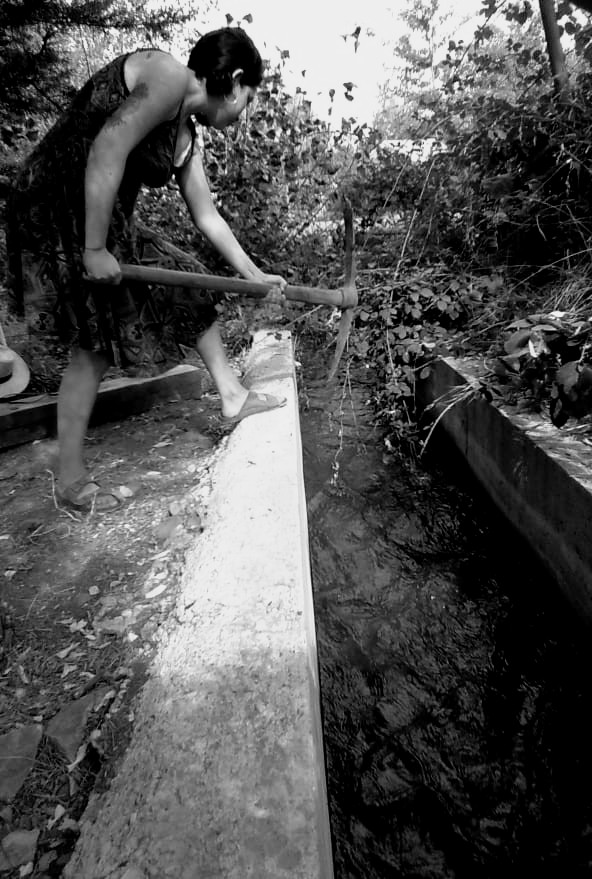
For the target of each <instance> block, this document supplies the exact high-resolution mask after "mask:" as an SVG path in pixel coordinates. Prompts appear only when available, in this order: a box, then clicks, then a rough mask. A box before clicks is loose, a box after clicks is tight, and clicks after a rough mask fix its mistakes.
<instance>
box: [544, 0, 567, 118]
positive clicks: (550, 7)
mask: <svg viewBox="0 0 592 879" xmlns="http://www.w3.org/2000/svg"><path fill="white" fill-rule="evenodd" d="M539 6H540V9H541V18H542V20H543V27H544V29H545V38H546V40H547V51H548V53H549V60H550V61H551V72H552V74H553V81H554V84H555V91H556V93H557V97H558V98H559V100H560V101H561V103H562V104H565V103H567V101H568V100H569V75H568V73H567V68H566V66H565V55H564V53H563V48H562V46H561V38H560V36H559V25H558V24H557V13H556V11H555V2H554V0H539Z"/></svg>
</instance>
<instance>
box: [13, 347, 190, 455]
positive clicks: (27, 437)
mask: <svg viewBox="0 0 592 879" xmlns="http://www.w3.org/2000/svg"><path fill="white" fill-rule="evenodd" d="M202 376H203V370H201V369H199V368H198V367H196V366H191V365H190V364H180V365H179V366H175V367H174V368H173V369H170V370H168V371H167V372H165V373H162V375H157V376H152V377H149V378H117V379H109V380H107V381H104V382H102V383H101V386H100V388H99V393H98V395H97V401H96V403H95V406H94V409H93V413H92V418H91V425H97V424H103V423H105V422H108V421H117V420H119V419H120V418H126V417H128V416H129V415H136V414H137V413H139V412H144V411H145V410H146V409H148V408H150V406H152V405H153V404H154V403H156V402H158V401H159V400H164V399H168V398H169V397H170V396H171V395H175V396H177V395H183V396H192V397H199V396H201V388H202ZM56 420H57V395H56V394H40V395H39V396H38V397H35V398H33V399H32V400H31V401H30V402H29V401H28V400H27V399H26V398H24V399H23V400H22V401H11V400H6V401H4V402H2V401H0V450H1V449H10V448H13V447H15V446H18V445H21V444H23V443H29V442H32V441H33V440H36V439H43V438H44V437H47V436H53V435H54V434H55V431H56Z"/></svg>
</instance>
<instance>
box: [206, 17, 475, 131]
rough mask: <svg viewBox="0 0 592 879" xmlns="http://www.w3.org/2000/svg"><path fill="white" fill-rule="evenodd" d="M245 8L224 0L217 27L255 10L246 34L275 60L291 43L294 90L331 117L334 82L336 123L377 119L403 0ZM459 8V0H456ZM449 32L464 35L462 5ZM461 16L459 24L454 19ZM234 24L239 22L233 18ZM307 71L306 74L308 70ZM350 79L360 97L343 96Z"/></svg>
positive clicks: (288, 72) (288, 75) (289, 72)
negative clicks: (460, 29)
mask: <svg viewBox="0 0 592 879" xmlns="http://www.w3.org/2000/svg"><path fill="white" fill-rule="evenodd" d="M242 3H244V6H242V5H241V7H240V8H239V9H237V8H236V7H235V8H234V9H233V8H232V3H231V2H229V3H228V5H227V6H226V7H224V6H223V5H222V3H220V7H219V8H220V10H221V13H220V18H221V19H222V21H220V22H219V23H216V24H215V26H216V27H218V26H220V25H221V24H224V14H225V13H226V12H228V13H229V14H231V15H233V16H234V18H235V20H236V21H238V20H240V19H241V18H242V17H243V16H244V15H246V14H247V13H250V14H251V15H252V16H253V22H252V24H247V23H243V26H244V27H245V30H246V31H247V33H248V34H249V35H250V36H251V37H252V38H253V40H254V42H255V43H256V44H257V46H258V47H259V49H260V51H261V54H262V55H264V56H265V57H267V58H269V59H270V60H272V61H273V60H275V59H277V57H278V53H277V49H282V50H284V49H285V50H288V51H289V52H290V58H289V59H288V60H287V62H286V68H285V73H284V79H285V82H286V84H287V86H288V87H289V88H290V90H292V88H293V87H295V86H298V85H299V86H300V87H301V88H302V89H305V90H306V92H307V95H306V97H307V98H308V99H309V100H311V101H312V103H313V110H314V112H315V113H316V114H317V115H318V116H320V117H321V118H327V117H326V111H327V109H328V108H329V106H330V99H329V94H328V93H329V89H331V88H334V89H335V92H336V94H335V105H334V110H333V117H332V118H333V120H334V121H335V123H336V124H339V123H340V122H341V117H342V116H345V117H349V116H353V117H354V118H356V119H357V120H358V121H359V122H368V123H371V122H372V120H373V117H374V114H375V112H376V110H377V109H378V106H379V105H378V91H379V87H380V85H382V84H383V83H384V82H385V80H386V79H387V78H388V75H389V72H390V70H391V69H392V49H391V48H390V44H391V43H392V42H393V41H394V40H397V39H398V38H399V37H400V36H401V35H402V33H403V29H402V27H401V23H400V22H399V21H398V20H397V12H396V11H393V10H396V9H397V8H400V0H391V2H390V3H388V2H386V3H385V0H298V2H296V3H293V4H287V3H284V2H282V0H241V4H242ZM442 5H443V6H444V7H449V8H450V10H451V11H453V10H454V9H455V0H442ZM461 5H462V7H463V10H462V12H463V14H464V16H465V17H466V16H467V14H471V12H474V14H475V16H476V15H477V13H478V12H479V8H480V6H481V2H480V0H465V2H464V3H463V4H461ZM456 6H457V7H458V0H457V2H456ZM453 16H454V17H453V19H452V20H451V23H450V25H449V26H448V25H447V26H446V27H447V29H448V27H450V31H449V32H450V34H451V35H453V36H455V37H456V38H458V27H459V26H460V25H459V24H458V17H459V14H458V12H456V13H455V12H454V11H453ZM455 20H456V22H457V23H456V24H455ZM233 23H234V22H233ZM357 27H360V28H361V33H360V38H359V43H358V49H357V51H354V39H353V37H348V39H347V40H344V39H343V36H344V35H346V34H352V33H353V31H354V30H355V28H357ZM473 30H474V21H473V24H472V25H471V26H469V27H467V28H465V29H464V32H465V33H466V39H470V37H471V34H472V31H473ZM302 70H306V74H305V76H304V77H303V76H302V73H301V72H302ZM344 82H353V83H355V84H356V88H355V89H354V90H353V92H352V93H353V95H354V100H353V101H347V100H346V99H345V98H344V97H343V94H344V91H345V90H344V88H343V83H344Z"/></svg>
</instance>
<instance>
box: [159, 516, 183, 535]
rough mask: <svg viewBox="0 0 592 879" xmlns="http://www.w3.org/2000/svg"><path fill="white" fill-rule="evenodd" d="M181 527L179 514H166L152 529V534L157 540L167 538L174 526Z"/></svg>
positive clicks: (181, 521)
mask: <svg viewBox="0 0 592 879" xmlns="http://www.w3.org/2000/svg"><path fill="white" fill-rule="evenodd" d="M182 527H183V520H182V519H181V516H167V518H166V519H163V521H162V522H160V523H159V524H158V525H157V526H156V528H155V529H154V536H155V537H156V539H157V540H168V539H169V538H170V537H171V535H172V534H173V532H174V531H175V529H176V528H182Z"/></svg>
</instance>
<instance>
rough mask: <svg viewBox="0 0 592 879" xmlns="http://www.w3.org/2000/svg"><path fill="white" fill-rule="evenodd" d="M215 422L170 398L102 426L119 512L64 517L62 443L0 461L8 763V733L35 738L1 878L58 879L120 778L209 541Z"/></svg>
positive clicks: (7, 829) (7, 804)
mask: <svg viewBox="0 0 592 879" xmlns="http://www.w3.org/2000/svg"><path fill="white" fill-rule="evenodd" d="M218 413H219V401H218V398H217V397H216V396H214V395H212V394H209V393H208V390H207V386H206V388H205V393H204V395H203V396H202V397H201V398H200V399H197V400H196V399H179V398H173V399H170V400H166V401H164V402H161V403H158V404H155V405H154V406H153V407H152V408H151V409H150V410H149V411H146V412H145V413H143V414H140V415H136V416H133V417H130V418H128V419H125V420H123V421H119V422H114V423H108V424H103V425H101V426H97V427H95V428H92V429H91V430H90V431H89V434H88V452H89V463H90V466H91V471H92V473H93V475H94V476H96V478H97V479H98V480H99V481H100V482H102V483H103V484H105V485H114V486H126V487H128V488H129V489H130V491H133V492H135V494H134V496H133V497H130V498H129V499H128V500H127V502H126V503H125V504H124V505H123V506H121V507H119V508H118V509H117V510H115V511H113V512H109V513H100V514H99V513H90V514H86V515H81V514H78V513H76V512H72V511H71V510H68V509H63V508H60V505H59V504H58V503H57V502H56V498H55V493H54V489H53V472H52V468H53V467H54V459H55V452H56V444H55V440H51V439H48V440H42V441H37V442H34V443H30V444H28V445H23V446H19V447H17V448H14V449H11V450H8V451H4V452H2V451H0V498H1V500H0V504H1V507H0V510H1V512H0V602H1V604H0V616H1V626H0V741H2V737H4V739H3V741H4V744H5V747H4V757H5V758H6V752H7V747H6V746H7V744H8V746H10V747H13V749H14V743H13V740H12V739H11V738H10V737H9V736H8V734H9V733H10V731H14V730H15V729H18V730H20V731H21V732H24V731H26V730H28V731H29V732H30V733H31V735H32V740H31V741H32V744H31V743H30V742H29V750H28V751H27V747H26V742H25V744H24V745H23V748H24V751H23V752H22V753H24V754H25V756H26V757H27V755H28V758H27V759H28V764H26V769H25V771H24V773H23V777H22V779H21V781H20V787H19V789H18V791H17V792H16V793H14V795H13V796H11V797H10V798H9V799H8V800H7V799H6V798H5V800H4V802H2V800H0V875H2V876H3V877H4V876H6V877H8V879H13V877H21V876H33V877H56V876H60V875H61V874H62V870H63V868H64V866H65V864H66V863H67V861H68V859H69V857H70V855H71V852H72V849H73V846H74V844H75V841H76V838H77V833H78V826H77V821H78V820H79V818H80V816H81V814H82V812H83V810H84V807H85V805H86V802H87V800H88V797H89V795H90V793H91V791H92V790H93V789H95V790H96V789H100V788H101V786H104V785H106V784H107V783H108V781H109V778H110V777H111V776H112V774H113V773H114V772H115V771H116V767H117V763H118V759H119V758H120V756H121V755H122V753H123V750H124V749H125V746H126V743H127V742H128V740H129V736H130V733H131V729H132V726H133V696H134V694H135V693H136V692H137V690H138V688H139V687H140V686H141V685H142V682H143V681H144V680H145V675H146V671H147V668H148V665H149V663H150V659H151V656H152V653H153V651H154V647H155V643H156V639H157V637H158V633H159V629H161V627H162V626H165V625H166V622H167V620H168V619H170V618H171V615H172V614H174V608H175V597H176V591H177V586H178V583H179V578H180V572H181V571H182V568H183V560H184V556H185V552H186V550H187V547H188V545H189V544H191V543H192V542H194V541H196V540H202V539H207V498H208V495H209V492H210V491H211V483H212V474H213V472H214V468H215V462H216V459H217V456H218V454H219V452H220V450H221V448H222V447H223V445H224V442H225V436H226V433H225V431H224V430H223V429H222V427H221V426H220V421H219V418H218ZM91 694H92V695H91ZM52 721H53V723H52ZM21 744H23V743H19V747H20V745H21ZM10 747H8V757H11V754H12V752H11V751H10ZM19 753H20V752H19ZM2 756H3V752H2V748H1V747H0V760H1V758H2ZM0 784H1V779H0ZM9 842H11V843H12V842H14V843H15V845H16V854H14V852H13V850H12V848H10V846H9V848H10V851H8V850H7V849H6V846H5V844H6V845H8V843H9ZM19 845H21V846H22V845H24V846H25V854H23V851H22V850H21V848H19ZM27 846H29V854H26V851H27ZM3 858H4V860H3ZM12 864H14V867H12V866H11V865H12Z"/></svg>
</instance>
